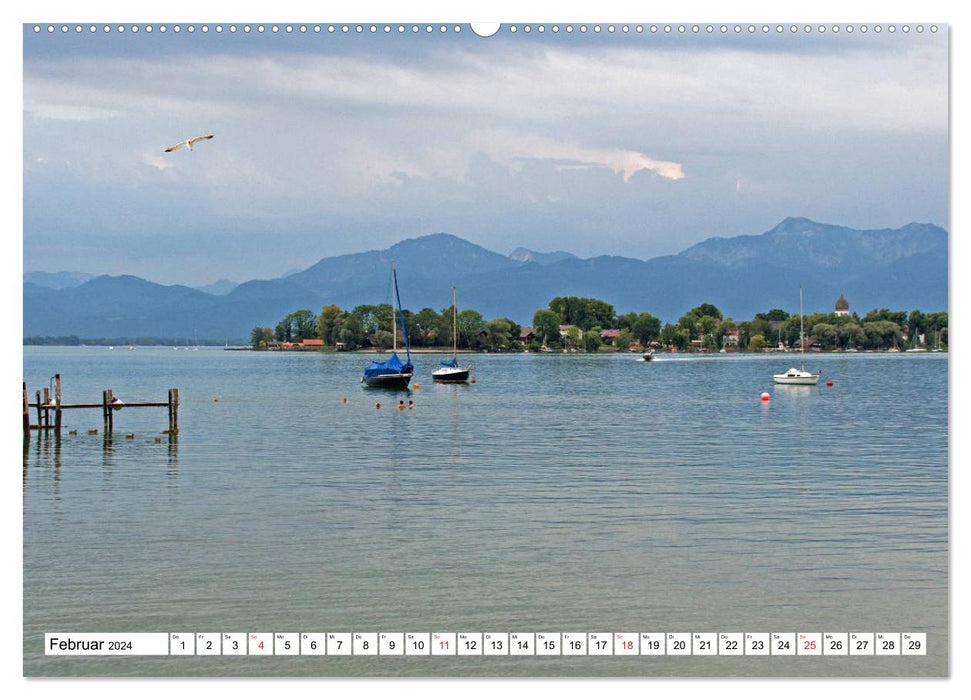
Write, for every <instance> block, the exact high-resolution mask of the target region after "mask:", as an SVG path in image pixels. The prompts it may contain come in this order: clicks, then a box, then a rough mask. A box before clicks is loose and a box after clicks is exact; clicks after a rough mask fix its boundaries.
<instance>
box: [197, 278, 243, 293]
mask: <svg viewBox="0 0 971 700" xmlns="http://www.w3.org/2000/svg"><path fill="white" fill-rule="evenodd" d="M238 286H239V282H233V281H232V280H216V281H215V282H213V283H211V284H204V285H203V286H201V287H196V289H198V290H199V291H200V292H205V293H206V294H215V295H216V296H223V295H224V294H229V293H230V292H231V291H233V290H234V289H236V287H238Z"/></svg>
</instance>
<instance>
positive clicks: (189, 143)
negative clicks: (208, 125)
mask: <svg viewBox="0 0 971 700" xmlns="http://www.w3.org/2000/svg"><path fill="white" fill-rule="evenodd" d="M212 137H213V134H209V135H208V136H197V137H195V138H194V139H186V140H185V141H181V142H179V143H177V144H175V145H174V146H172V148H166V149H165V152H166V153H171V152H172V151H177V150H179V149H180V148H182V147H183V146H188V148H189V150H190V151H191V150H192V145H193V144H196V143H199V142H200V141H208V140H209V139H211V138H212Z"/></svg>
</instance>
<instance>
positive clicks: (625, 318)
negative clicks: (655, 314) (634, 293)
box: [615, 311, 661, 333]
mask: <svg viewBox="0 0 971 700" xmlns="http://www.w3.org/2000/svg"><path fill="white" fill-rule="evenodd" d="M637 318H638V315H637V312H636V311H631V312H630V313H626V314H623V315H621V316H618V317H617V319H616V321H615V322H616V324H617V328H620V329H623V328H626V329H627V330H629V331H633V330H634V324H635V323H637ZM660 332H661V328H660V326H659V327H658V333H660Z"/></svg>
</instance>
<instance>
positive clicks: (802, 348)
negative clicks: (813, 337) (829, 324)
mask: <svg viewBox="0 0 971 700" xmlns="http://www.w3.org/2000/svg"><path fill="white" fill-rule="evenodd" d="M799 352H800V353H801V356H802V369H796V368H795V367H790V368H789V369H788V370H786V371H785V372H783V373H782V374H773V375H772V380H773V381H774V382H775V383H776V384H803V385H809V386H812V385H815V384H818V383H819V374H813V373H812V372H807V371H806V335H805V333H804V332H803V328H802V286H800V287H799Z"/></svg>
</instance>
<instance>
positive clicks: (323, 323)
mask: <svg viewBox="0 0 971 700" xmlns="http://www.w3.org/2000/svg"><path fill="white" fill-rule="evenodd" d="M343 316H344V312H343V310H341V307H339V306H337V304H328V305H327V306H325V307H324V308H322V309H321V310H320V315H318V316H317V337H318V338H320V339H321V340H323V341H324V343H325V344H327V345H333V344H334V342H335V340H336V338H337V332H338V331H339V330H340V324H341V320H342V317H343Z"/></svg>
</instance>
